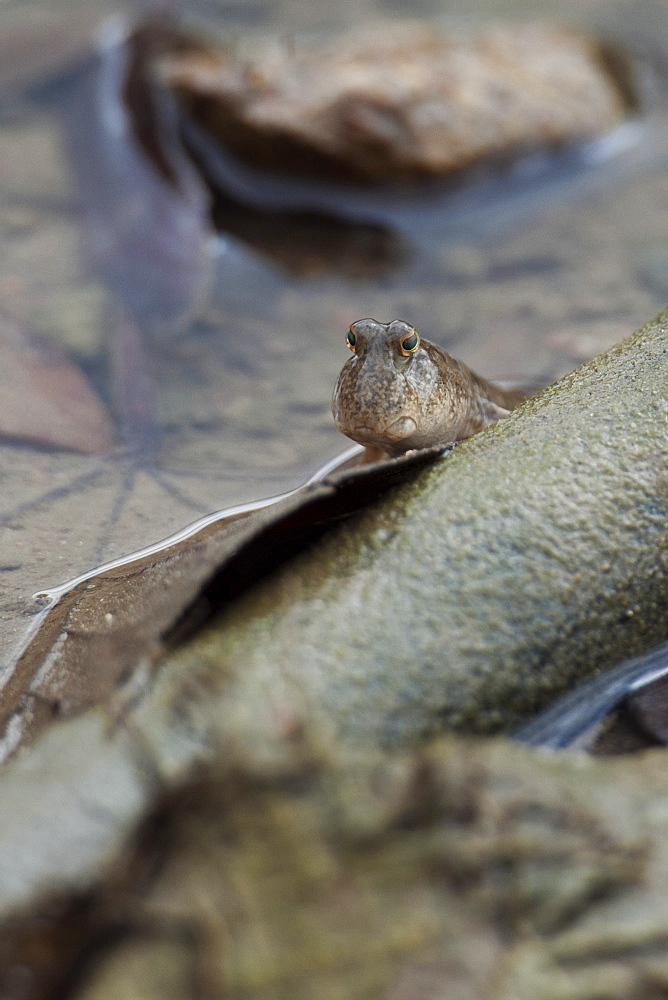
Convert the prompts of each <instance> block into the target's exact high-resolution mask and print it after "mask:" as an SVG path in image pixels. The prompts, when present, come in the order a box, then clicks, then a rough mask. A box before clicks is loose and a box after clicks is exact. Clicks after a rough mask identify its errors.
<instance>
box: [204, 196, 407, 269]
mask: <svg viewBox="0 0 668 1000" xmlns="http://www.w3.org/2000/svg"><path fill="white" fill-rule="evenodd" d="M213 221H214V223H215V225H216V227H217V228H218V229H219V230H220V232H221V233H229V234H231V235H233V236H238V237H239V239H240V240H243V242H244V243H246V244H247V245H248V246H250V247H252V248H253V249H254V250H257V251H258V252H259V253H261V254H263V255H264V256H266V257H268V258H270V259H271V260H272V261H275V263H276V264H278V265H279V266H281V267H283V268H285V269H286V270H287V271H288V272H289V273H290V274H293V275H296V276H297V277H303V278H308V277H317V276H318V275H323V274H327V273H329V272H336V273H338V274H341V275H343V276H344V277H346V278H348V279H349V280H351V281H355V282H360V281H368V280H369V279H373V278H376V277H378V276H380V275H383V274H386V273H388V272H392V271H393V270H394V269H395V268H397V267H399V266H401V265H405V264H406V263H407V261H408V257H409V250H408V245H407V241H406V240H405V239H402V238H401V236H400V235H399V233H397V232H394V231H393V230H392V229H390V228H389V227H388V226H383V225H381V224H379V223H372V222H368V223H363V222H352V221H346V220H344V219H340V218H338V217H337V216H334V215H327V214H325V213H323V212H305V211H304V212H298V211H296V210H292V211H285V212H282V211H279V210H273V211H272V210H271V209H261V208H254V207H253V206H250V205H244V204H243V203H242V202H239V201H236V200H235V199H234V198H231V197H229V195H227V194H225V193H224V192H222V191H216V196H215V202H214V205H213Z"/></svg>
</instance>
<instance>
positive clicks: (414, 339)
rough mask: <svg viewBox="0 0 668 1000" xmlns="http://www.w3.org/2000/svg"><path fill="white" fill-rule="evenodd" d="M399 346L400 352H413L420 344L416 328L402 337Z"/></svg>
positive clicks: (407, 353)
mask: <svg viewBox="0 0 668 1000" xmlns="http://www.w3.org/2000/svg"><path fill="white" fill-rule="evenodd" d="M399 346H400V347H401V353H402V354H405V355H406V356H408V355H409V354H414V353H415V351H417V349H418V347H419V346H420V335H419V333H418V332H417V330H413V332H412V333H409V335H408V336H407V337H404V339H403V340H402V341H401V342H400V345H399Z"/></svg>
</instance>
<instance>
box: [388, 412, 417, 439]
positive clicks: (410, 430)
mask: <svg viewBox="0 0 668 1000" xmlns="http://www.w3.org/2000/svg"><path fill="white" fill-rule="evenodd" d="M416 430H417V424H416V423H415V421H414V420H413V418H412V417H399V418H398V419H397V420H393V421H392V423H391V424H390V425H389V426H388V427H386V428H385V433H386V434H387V436H388V437H389V438H392V440H393V441H403V439H404V438H407V437H410V436H411V434H415V431H416Z"/></svg>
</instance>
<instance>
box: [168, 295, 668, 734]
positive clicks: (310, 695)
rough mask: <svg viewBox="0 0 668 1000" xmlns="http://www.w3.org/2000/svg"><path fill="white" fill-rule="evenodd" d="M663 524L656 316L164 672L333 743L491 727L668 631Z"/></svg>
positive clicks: (665, 323) (665, 320) (242, 606)
mask: <svg viewBox="0 0 668 1000" xmlns="http://www.w3.org/2000/svg"><path fill="white" fill-rule="evenodd" d="M667 518H668V311H667V312H663V313H661V314H660V315H659V316H658V317H657V319H656V320H655V321H654V322H652V323H650V324H648V325H647V326H645V327H643V328H642V329H641V330H639V331H638V332H637V333H635V334H634V335H633V336H631V337H630V338H628V339H627V340H625V341H623V342H621V343H620V344H618V345H617V346H615V347H614V348H613V349H612V350H610V351H609V352H607V353H606V354H604V355H601V356H599V357H598V358H595V359H594V360H593V361H591V362H589V363H587V364H586V365H584V366H582V367H581V368H579V369H578V370H576V371H575V372H573V373H572V374H570V375H569V376H567V377H566V378H565V379H563V380H561V381H560V382H559V383H557V384H555V385H554V386H551V387H550V388H548V389H547V390H545V391H544V392H543V393H542V394H541V395H540V396H538V397H536V398H535V399H533V400H531V401H529V402H528V403H527V404H525V405H524V406H523V407H521V408H520V409H519V410H518V411H516V412H514V413H513V414H512V415H511V416H510V417H508V418H507V419H505V420H503V421H500V422H499V423H498V424H496V425H495V426H494V427H491V428H489V429H487V430H485V431H483V432H482V433H481V434H479V435H476V436H475V437H474V438H472V439H470V440H469V441H467V442H465V443H464V444H462V445H460V446H458V447H457V448H456V449H455V450H454V451H453V452H452V453H451V454H449V455H447V456H446V457H444V458H443V459H442V460H440V461H439V462H437V463H436V464H435V465H434V466H432V467H429V468H427V469H426V470H424V471H422V472H421V473H420V474H418V475H417V476H416V477H415V478H413V479H411V480H410V481H408V482H406V484H405V485H403V486H402V487H400V488H399V489H396V490H394V491H393V492H392V493H390V494H388V495H387V497H386V498H384V499H383V500H382V501H381V502H380V503H378V504H376V505H374V506H373V507H371V508H369V509H368V510H367V511H365V512H364V513H363V514H362V515H359V516H357V517H356V518H354V519H353V520H351V521H348V522H346V523H344V524H342V525H341V526H340V527H338V528H337V529H335V530H333V531H331V532H330V533H329V534H328V535H327V536H326V537H325V538H324V539H323V540H321V541H320V542H319V543H318V544H317V545H316V546H314V547H313V548H312V549H311V550H309V551H307V552H305V553H303V554H302V555H301V556H299V557H298V558H296V559H294V560H293V561H292V562H291V563H289V564H288V565H286V566H285V567H284V568H283V569H282V570H280V571H279V572H278V573H276V574H275V575H274V576H273V577H272V578H269V579H267V580H266V581H265V582H263V583H262V584H261V585H259V586H257V587H255V588H254V589H253V590H252V591H251V592H250V593H249V594H247V595H246V596H245V597H243V598H242V599H240V600H238V601H237V602H235V603H234V604H233V605H232V606H231V607H229V608H228V609H227V610H226V611H225V613H224V614H223V615H221V616H220V617H219V619H218V620H217V621H216V622H215V623H214V624H213V625H212V626H210V627H209V628H208V629H207V630H206V631H205V632H204V633H202V634H201V635H200V636H199V637H198V638H197V639H196V640H195V641H193V642H191V643H190V645H189V646H188V647H185V648H183V649H182V650H180V651H179V652H177V653H176V654H175V655H174V657H173V661H174V662H173V663H172V664H171V666H172V667H173V668H174V669H175V671H176V673H177V674H180V675H181V676H184V675H188V676H190V677H192V676H193V672H194V673H195V675H198V676H203V677H204V676H206V678H207V684H211V683H212V682H213V684H214V687H215V686H216V678H218V680H219V682H220V683H221V684H222V687H223V688H224V689H225V700H226V703H227V705H228V707H230V708H231V706H232V705H233V704H235V705H237V706H238V707H240V708H241V710H242V711H243V712H244V713H249V714H250V715H252V714H253V713H254V712H257V713H258V716H264V715H265V714H266V712H267V711H268V712H270V714H272V713H273V715H274V716H276V717H279V716H282V715H283V714H285V713H286V712H288V713H297V715H299V716H300V717H307V718H309V719H310V720H311V721H312V722H313V723H314V726H315V728H316V730H317V731H318V732H320V733H321V734H322V736H323V738H325V739H328V738H333V739H339V738H341V737H344V738H346V739H351V740H352V741H354V742H369V741H370V742H373V743H377V744H380V745H392V744H396V743H401V742H405V741H411V740H414V739H416V738H419V737H421V736H422V735H424V734H425V733H427V732H430V731H436V730H438V729H441V728H444V729H459V730H466V731H479V732H491V731H495V730H499V729H502V728H504V727H509V726H512V725H514V724H515V723H517V722H518V721H519V720H520V719H522V718H523V717H526V716H528V715H530V714H531V713H533V712H535V711H536V710H537V709H538V708H540V707H542V706H543V705H545V704H547V703H549V702H550V701H551V700H552V699H554V698H555V697H556V696H557V695H559V694H560V693H562V692H564V691H566V690H568V689H569V688H571V687H572V686H574V685H575V684H576V683H577V682H578V681H580V680H584V679H586V678H589V677H591V676H592V675H593V674H595V673H596V672H598V671H599V670H601V669H603V668H605V667H608V666H611V665H613V664H615V663H617V662H618V661H619V660H621V659H622V658H623V657H626V656H628V655H631V654H636V653H639V652H641V651H642V650H645V649H648V648H649V647H651V646H652V645H654V644H656V643H657V642H659V641H660V640H662V639H663V638H664V637H665V636H666V634H668V600H667V598H668V520H667ZM168 672H169V673H170V674H172V671H171V670H169V671H168ZM172 676H174V675H173V674H172ZM221 694H222V690H221Z"/></svg>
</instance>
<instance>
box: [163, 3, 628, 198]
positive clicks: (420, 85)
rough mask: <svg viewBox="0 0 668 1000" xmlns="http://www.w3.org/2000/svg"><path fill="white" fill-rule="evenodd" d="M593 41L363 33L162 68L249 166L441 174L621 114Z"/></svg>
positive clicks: (329, 172)
mask: <svg viewBox="0 0 668 1000" xmlns="http://www.w3.org/2000/svg"><path fill="white" fill-rule="evenodd" d="M613 62H614V60H613V58H612V56H610V55H609V54H608V53H606V51H605V49H604V47H603V46H602V45H601V44H600V43H599V42H597V41H596V40H595V39H590V38H587V37H586V36H583V35H581V34H579V33H578V32H576V31H573V30H570V29H568V28H565V27H556V26H550V25H544V24H538V23H535V24H533V23H529V24H520V25H509V26H507V27H500V26H499V27H489V28H487V29H486V30H484V31H480V32H478V33H477V34H464V33H455V32H449V33H445V32H439V31H438V30H437V29H436V28H435V26H434V25H433V24H426V23H421V22H397V23H390V24H382V25H371V26H367V27H365V28H363V29H361V30H360V29H356V30H354V31H351V32H349V33H348V34H344V35H342V36H338V37H336V38H335V39H333V40H329V41H326V42H321V43H300V44H298V45H297V46H294V45H293V46H288V45H287V44H286V45H281V44H280V43H277V42H276V41H275V40H274V41H271V42H263V43H259V44H257V45H256V46H255V47H254V48H250V50H249V51H244V52H241V51H233V50H231V49H230V50H228V51H214V50H211V49H209V48H206V47H205V46H204V45H197V44H194V45H193V46H192V47H190V48H188V47H186V48H185V50H184V51H179V52H176V53H174V54H173V55H172V56H171V57H169V58H168V59H167V60H166V61H165V62H164V63H163V71H164V74H165V77H166V79H167V80H168V82H169V83H170V84H171V85H172V86H173V87H174V88H175V90H176V92H177V94H178V95H179V96H180V98H181V99H182V101H183V103H184V105H185V106H186V107H187V108H188V110H189V111H190V112H191V114H192V115H193V116H194V117H195V118H196V119H197V120H198V121H199V122H200V123H201V124H202V125H203V126H204V127H205V128H207V129H208V130H210V131H211V132H212V133H213V134H214V135H216V136H217V137H218V138H219V139H220V140H221V141H222V142H223V143H225V144H226V145H227V146H228V147H229V148H230V149H231V150H232V151H233V152H235V153H236V154H237V155H239V156H241V157H242V158H243V159H244V160H246V161H248V162H249V163H252V164H254V165H256V166H259V167H263V168H268V169H271V170H279V171H281V170H282V171H289V172H293V173H297V174H308V175H322V176H335V177H338V178H342V179H361V180H365V181H387V180H409V179H419V178H428V177H440V176H443V175H447V174H451V173H453V172H456V171H460V170H462V169H465V168H467V167H469V166H471V165H472V164H476V163H478V162H479V161H484V160H490V159H507V158H511V157H515V156H517V155H520V154H522V153H526V152H530V151H535V150H545V149H551V148H554V147H557V146H560V145H563V144H565V143H570V142H574V141H577V140H586V139H591V138H593V137H595V136H597V135H600V134H602V133H604V132H605V131H607V130H608V129H611V128H613V127H614V126H615V125H616V124H617V123H618V122H619V121H620V120H621V118H622V117H623V116H624V114H625V112H626V110H627V109H628V106H629V95H628V87H627V86H626V84H625V82H624V80H623V74H621V73H618V72H616V71H612V70H610V69H609V67H610V66H611V65H612V64H613Z"/></svg>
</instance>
